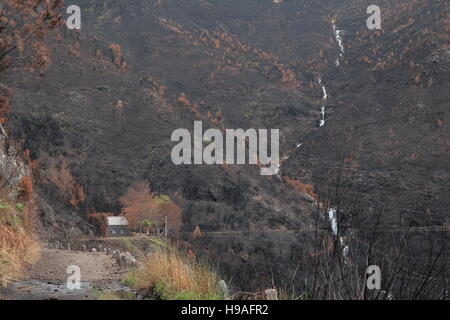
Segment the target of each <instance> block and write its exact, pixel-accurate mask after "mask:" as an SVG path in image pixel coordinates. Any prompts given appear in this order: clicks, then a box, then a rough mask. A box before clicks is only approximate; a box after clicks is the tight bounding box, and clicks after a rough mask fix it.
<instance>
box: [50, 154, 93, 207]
mask: <svg viewBox="0 0 450 320" xmlns="http://www.w3.org/2000/svg"><path fill="white" fill-rule="evenodd" d="M46 179H47V183H48V184H51V185H54V186H55V187H56V188H57V195H58V197H59V198H60V199H61V200H62V201H65V202H68V203H70V204H71V205H72V206H73V207H74V208H77V207H78V205H79V204H80V203H83V202H84V201H85V200H86V194H85V192H84V188H83V187H82V186H81V185H79V184H78V183H77V182H76V180H75V178H74V177H73V175H72V173H71V171H70V169H69V165H68V163H67V160H66V159H62V160H61V162H60V164H59V165H57V164H56V162H55V161H54V160H52V161H50V166H49V168H48V170H47V172H46Z"/></svg>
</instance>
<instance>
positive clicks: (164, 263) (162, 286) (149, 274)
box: [132, 249, 221, 300]
mask: <svg viewBox="0 0 450 320" xmlns="http://www.w3.org/2000/svg"><path fill="white" fill-rule="evenodd" d="M132 278H133V279H134V280H133V282H134V285H135V286H136V287H137V288H138V289H144V290H148V289H153V291H154V292H155V293H156V294H157V295H158V296H159V298H161V299H164V300H217V299H220V298H221V296H220V290H219V287H218V281H219V277H218V275H217V273H216V272H215V271H214V270H213V268H212V267H210V266H209V265H207V264H204V263H201V262H199V261H198V260H197V259H196V258H195V257H188V256H186V255H184V254H182V253H180V252H179V251H177V250H175V249H167V250H159V251H157V252H155V253H153V254H151V255H149V256H147V257H146V259H145V260H144V261H143V263H142V265H141V266H140V267H139V268H138V269H137V270H136V271H134V272H133V275H132Z"/></svg>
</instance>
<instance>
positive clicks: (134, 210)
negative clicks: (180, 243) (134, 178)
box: [119, 182, 182, 232]
mask: <svg viewBox="0 0 450 320" xmlns="http://www.w3.org/2000/svg"><path fill="white" fill-rule="evenodd" d="M119 202H120V204H121V205H122V207H123V208H122V214H123V216H124V217H125V218H127V220H128V223H129V224H130V227H131V228H132V229H134V230H139V229H140V228H141V226H142V223H143V222H144V221H145V220H148V221H151V222H152V223H154V224H156V225H159V226H162V225H163V224H164V223H165V219H166V217H167V220H168V224H169V228H170V230H172V231H175V232H178V231H179V230H180V228H181V224H182V217H181V208H180V207H179V206H178V205H176V204H175V203H174V202H173V201H172V200H171V199H170V197H169V196H167V195H156V194H155V193H154V192H152V190H151V189H150V186H149V184H148V183H147V182H139V183H136V184H134V185H132V186H131V187H130V188H128V190H127V192H126V194H124V195H123V196H122V197H120V198H119Z"/></svg>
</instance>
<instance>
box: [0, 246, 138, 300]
mask: <svg viewBox="0 0 450 320" xmlns="http://www.w3.org/2000/svg"><path fill="white" fill-rule="evenodd" d="M73 266H78V267H79V268H80V280H81V284H80V288H79V289H77V288H76V289H70V288H69V286H68V285H67V282H68V279H69V277H71V276H72V275H73V271H71V269H70V268H73ZM124 272H125V271H124V270H123V269H121V268H120V267H119V266H118V265H117V264H116V262H115V261H114V258H113V257H112V256H111V255H106V254H104V253H103V252H80V251H66V250H59V249H48V248H45V249H43V251H42V254H41V258H40V260H39V261H38V262H37V263H36V264H35V265H33V266H31V267H30V268H29V269H28V270H27V273H26V278H25V279H23V280H20V281H17V282H14V283H11V284H10V285H9V286H8V288H6V289H2V290H0V297H1V299H6V300H95V299H101V297H102V296H104V295H106V294H108V295H110V294H113V295H116V294H117V295H127V296H129V297H130V296H132V295H134V294H133V293H132V291H131V290H130V288H128V287H126V286H124V285H123V284H122V283H121V278H122V277H123V275H124Z"/></svg>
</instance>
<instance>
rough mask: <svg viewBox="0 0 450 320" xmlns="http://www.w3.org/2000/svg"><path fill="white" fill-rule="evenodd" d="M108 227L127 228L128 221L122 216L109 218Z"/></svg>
mask: <svg viewBox="0 0 450 320" xmlns="http://www.w3.org/2000/svg"><path fill="white" fill-rule="evenodd" d="M107 218H108V226H127V225H128V220H127V219H126V218H125V217H122V216H115V217H107Z"/></svg>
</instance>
